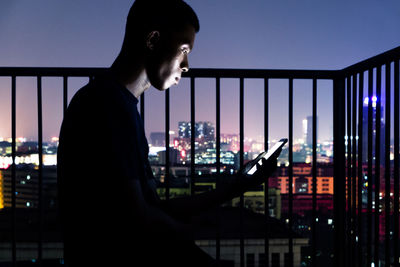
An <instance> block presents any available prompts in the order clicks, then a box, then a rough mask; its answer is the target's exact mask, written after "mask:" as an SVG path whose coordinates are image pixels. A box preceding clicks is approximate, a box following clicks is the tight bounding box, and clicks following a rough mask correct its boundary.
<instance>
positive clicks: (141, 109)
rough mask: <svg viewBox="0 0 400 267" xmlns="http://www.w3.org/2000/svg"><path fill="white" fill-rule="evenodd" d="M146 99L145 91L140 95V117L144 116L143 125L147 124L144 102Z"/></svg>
mask: <svg viewBox="0 0 400 267" xmlns="http://www.w3.org/2000/svg"><path fill="white" fill-rule="evenodd" d="M167 91H169V89H168V90H167ZM144 99H145V96H144V93H142V94H141V95H140V117H141V118H142V121H143V127H144V126H145V119H144V112H145V111H144V109H145V103H144V101H145V100H144Z"/></svg>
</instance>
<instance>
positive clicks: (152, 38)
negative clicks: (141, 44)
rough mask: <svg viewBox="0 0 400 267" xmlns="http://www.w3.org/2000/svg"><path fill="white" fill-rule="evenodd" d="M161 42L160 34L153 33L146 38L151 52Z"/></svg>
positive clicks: (147, 46)
mask: <svg viewBox="0 0 400 267" xmlns="http://www.w3.org/2000/svg"><path fill="white" fill-rule="evenodd" d="M159 40H160V32H159V31H151V32H150V33H149V34H148V35H147V37H146V48H147V49H149V50H154V48H155V46H156V45H157V43H158V41H159Z"/></svg>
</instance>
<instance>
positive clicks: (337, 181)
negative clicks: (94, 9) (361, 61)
mask: <svg viewBox="0 0 400 267" xmlns="http://www.w3.org/2000/svg"><path fill="white" fill-rule="evenodd" d="M344 135H345V80H344V77H336V78H335V79H334V80H333V164H334V166H333V175H334V192H335V194H334V199H333V201H334V202H333V203H334V223H335V224H334V226H335V228H334V231H335V234H334V257H335V258H334V262H335V264H334V266H344V264H345V259H344V251H345V240H346V239H345V228H344V224H345V209H346V202H345V200H346V199H345V198H346V194H345V188H346V183H345V182H346V181H345V178H346V177H345V169H344V168H343V166H345V146H344Z"/></svg>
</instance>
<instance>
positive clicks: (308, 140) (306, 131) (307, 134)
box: [303, 116, 318, 146]
mask: <svg viewBox="0 0 400 267" xmlns="http://www.w3.org/2000/svg"><path fill="white" fill-rule="evenodd" d="M317 129H318V117H317ZM312 134H313V117H312V116H307V118H306V119H304V120H303V139H304V143H305V144H306V145H307V146H312V143H313V136H312Z"/></svg>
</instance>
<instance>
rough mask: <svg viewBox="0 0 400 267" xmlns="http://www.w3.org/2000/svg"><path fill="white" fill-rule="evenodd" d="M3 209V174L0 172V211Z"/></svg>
mask: <svg viewBox="0 0 400 267" xmlns="http://www.w3.org/2000/svg"><path fill="white" fill-rule="evenodd" d="M3 208H4V187H3V172H2V171H1V170H0V210H1V209H3Z"/></svg>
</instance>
